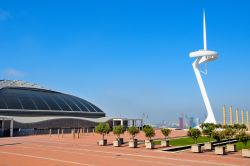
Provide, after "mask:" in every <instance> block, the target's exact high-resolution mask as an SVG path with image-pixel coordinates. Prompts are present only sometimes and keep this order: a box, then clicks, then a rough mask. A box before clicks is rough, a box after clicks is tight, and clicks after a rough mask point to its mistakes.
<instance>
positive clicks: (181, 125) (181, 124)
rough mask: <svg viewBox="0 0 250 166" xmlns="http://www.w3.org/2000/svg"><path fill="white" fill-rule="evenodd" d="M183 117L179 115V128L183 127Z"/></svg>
mask: <svg viewBox="0 0 250 166" xmlns="http://www.w3.org/2000/svg"><path fill="white" fill-rule="evenodd" d="M183 127H184V126H183V117H179V128H180V129H183Z"/></svg>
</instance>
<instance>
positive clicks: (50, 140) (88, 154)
mask: <svg viewBox="0 0 250 166" xmlns="http://www.w3.org/2000/svg"><path fill="white" fill-rule="evenodd" d="M183 135H185V132H184V131H174V132H173V133H172V137H175V136H183ZM123 137H124V138H125V141H127V140H128V138H129V136H128V135H127V134H125V135H124V136H123ZM156 137H157V138H159V137H162V136H161V135H160V134H159V131H158V132H157V135H156ZM99 138H100V136H99V135H96V134H88V135H85V136H81V137H80V138H79V139H77V138H76V139H73V138H72V136H71V135H64V138H61V137H59V138H58V137H57V135H53V136H52V137H50V136H48V135H44V136H29V137H14V138H0V145H1V146H0V166H45V165H46V166H71V165H72V166H75V165H85V166H106V165H107V166H113V165H114V166H117V165H119V166H123V165H124V166H133V165H134V166H158V165H166V166H176V165H183V166H196V165H197V166H198V165H199V166H200V165H202V166H203V165H204V166H223V165H225V166H233V165H242V166H250V159H247V158H242V157H241V154H240V153H239V152H237V153H233V154H229V155H226V156H217V155H215V154H214V153H213V152H205V153H202V154H193V153H191V152H190V151H185V152H181V153H168V152H162V151H160V149H157V150H147V149H145V148H144V147H142V146H141V147H140V148H136V149H130V148H128V147H127V146H124V147H119V148H115V147H112V146H111V145H110V146H106V147H100V146H97V144H96V142H97V140H98V139H99ZM107 138H108V141H109V143H112V141H113V140H114V137H113V136H112V135H110V136H108V137H107ZM138 138H141V139H142V138H144V136H143V133H141V134H140V135H138Z"/></svg>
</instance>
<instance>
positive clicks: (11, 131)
mask: <svg viewBox="0 0 250 166" xmlns="http://www.w3.org/2000/svg"><path fill="white" fill-rule="evenodd" d="M13 121H14V120H13V118H12V119H10V137H13Z"/></svg>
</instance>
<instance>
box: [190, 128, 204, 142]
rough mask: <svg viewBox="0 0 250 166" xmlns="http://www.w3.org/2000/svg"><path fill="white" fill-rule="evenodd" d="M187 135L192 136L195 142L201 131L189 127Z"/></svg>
mask: <svg viewBox="0 0 250 166" xmlns="http://www.w3.org/2000/svg"><path fill="white" fill-rule="evenodd" d="M187 136H189V137H191V138H193V140H194V142H195V143H197V139H198V138H199V137H200V136H201V131H200V130H199V129H196V128H191V129H189V131H188V133H187Z"/></svg>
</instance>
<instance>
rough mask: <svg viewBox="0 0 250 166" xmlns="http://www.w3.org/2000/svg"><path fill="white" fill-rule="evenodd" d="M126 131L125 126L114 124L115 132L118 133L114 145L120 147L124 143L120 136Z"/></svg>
mask: <svg viewBox="0 0 250 166" xmlns="http://www.w3.org/2000/svg"><path fill="white" fill-rule="evenodd" d="M124 132H125V130H124V127H123V126H114V127H113V134H114V135H116V140H115V141H113V146H115V147H119V146H121V144H123V138H120V136H121V134H123V133H124Z"/></svg>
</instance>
